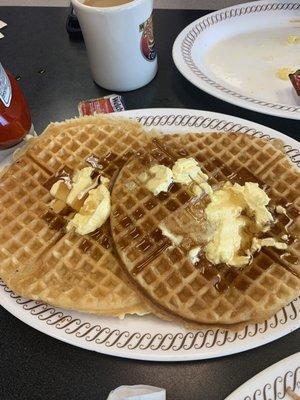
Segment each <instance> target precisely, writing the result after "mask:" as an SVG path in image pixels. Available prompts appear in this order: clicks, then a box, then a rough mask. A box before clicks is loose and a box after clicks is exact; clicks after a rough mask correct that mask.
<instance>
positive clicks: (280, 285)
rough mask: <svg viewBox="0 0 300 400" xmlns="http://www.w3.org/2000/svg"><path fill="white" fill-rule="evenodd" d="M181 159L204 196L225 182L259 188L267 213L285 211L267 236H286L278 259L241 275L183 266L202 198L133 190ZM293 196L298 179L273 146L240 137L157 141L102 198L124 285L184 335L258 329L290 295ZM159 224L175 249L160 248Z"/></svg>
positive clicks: (295, 276) (185, 192) (299, 248)
mask: <svg viewBox="0 0 300 400" xmlns="http://www.w3.org/2000/svg"><path fill="white" fill-rule="evenodd" d="M182 157H194V158H195V159H196V160H198V162H199V163H200V166H201V169H202V171H203V172H204V173H206V174H207V175H208V176H209V177H210V179H209V183H210V184H211V185H212V186H213V187H217V186H218V185H220V183H221V182H224V181H227V180H231V181H232V182H238V183H242V184H244V183H245V182H246V181H252V182H253V181H254V182H255V181H256V182H258V183H260V186H261V187H263V188H264V189H265V190H266V191H267V193H268V194H269V195H270V197H271V199H272V201H273V203H275V204H281V205H284V206H285V207H286V209H287V215H278V216H277V219H278V221H277V223H276V224H275V226H274V227H273V228H272V230H271V231H269V232H268V233H267V235H272V236H274V237H275V238H277V239H279V240H280V238H281V236H282V235H283V234H287V233H288V234H289V235H290V239H289V244H288V251H287V250H285V251H282V250H281V251H280V250H276V249H274V248H262V250H261V251H260V252H258V253H255V255H254V259H253V261H252V262H251V264H250V265H249V266H246V267H245V268H244V269H242V270H241V269H236V268H233V267H228V266H225V265H223V266H214V265H212V264H210V263H209V262H208V261H207V260H206V258H205V256H202V258H201V257H200V261H199V262H198V264H197V265H193V264H192V262H191V261H190V260H189V258H188V257H187V251H188V249H189V248H192V247H193V246H194V245H195V244H196V242H197V237H198V239H199V237H201V232H202V231H203V224H202V223H201V222H202V221H203V209H204V207H205V204H207V201H208V200H207V196H204V197H202V198H201V199H200V200H199V201H198V202H195V199H193V197H192V195H191V192H190V190H189V188H188V187H187V186H184V185H179V184H172V185H171V187H170V188H169V191H168V193H160V194H159V195H158V196H154V195H153V194H152V193H151V192H150V191H148V190H147V189H146V188H145V183H143V182H141V181H142V179H141V176H142V175H141V173H142V172H144V171H148V170H149V168H150V166H151V165H153V164H164V165H166V166H172V165H173V163H174V161H176V160H177V159H178V158H182ZM128 188H130V190H129V189H128ZM299 193H300V174H299V171H298V170H296V168H294V167H293V166H292V164H291V162H290V161H289V160H288V159H287V157H286V156H285V155H284V153H283V152H282V147H281V146H280V148H278V146H277V143H276V142H275V141H274V142H270V141H264V140H262V139H258V138H253V137H250V136H247V135H243V134H219V133H210V134H194V133H191V134H186V135H165V136H164V137H163V138H160V139H159V140H157V139H155V140H154V141H153V143H152V145H151V148H150V149H149V151H148V153H147V154H145V155H143V156H141V157H135V158H133V159H131V160H130V161H129V162H127V163H126V164H125V166H124V167H123V169H122V170H121V172H120V174H119V175H118V178H117V180H116V182H115V185H114V187H113V192H112V204H113V206H112V212H111V228H112V234H113V239H114V243H115V246H116V249H117V251H118V254H119V256H120V257H121V259H122V261H123V267H124V269H125V270H126V272H127V274H128V276H129V278H130V280H131V283H132V285H133V286H134V287H135V288H136V290H138V291H139V292H140V293H141V294H142V295H143V297H144V299H145V300H146V301H147V303H148V304H149V306H150V307H151V309H152V311H153V312H155V313H156V314H157V315H160V316H162V317H164V318H168V319H179V320H181V321H182V320H183V321H184V322H185V323H187V324H190V325H191V324H192V325H193V324H214V325H224V324H225V325H227V324H240V323H245V322H247V321H248V322H250V321H251V322H254V321H255V322H256V321H262V320H264V319H265V318H268V317H270V316H271V315H272V314H274V313H275V312H276V311H277V310H279V309H280V308H281V307H282V306H284V305H286V304H287V303H289V302H290V301H291V300H293V299H294V298H295V297H297V296H298V295H299V294H300V270H299V268H300V266H299V254H300V244H299V240H298V239H297V238H299V231H300V218H299V209H300V203H299ZM161 223H164V224H165V225H166V226H167V227H168V229H169V230H170V231H171V232H173V233H175V234H180V235H182V236H183V241H182V243H181V244H180V245H173V246H170V245H171V242H170V241H169V239H167V238H166V237H165V236H163V235H162V233H161V230H160V229H159V228H158V225H159V224H161ZM197 230H198V231H197ZM195 232H196V233H197V232H199V235H197V234H195Z"/></svg>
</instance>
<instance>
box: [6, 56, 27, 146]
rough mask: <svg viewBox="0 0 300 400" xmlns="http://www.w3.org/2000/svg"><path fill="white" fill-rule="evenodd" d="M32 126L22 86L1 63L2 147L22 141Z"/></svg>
mask: <svg viewBox="0 0 300 400" xmlns="http://www.w3.org/2000/svg"><path fill="white" fill-rule="evenodd" d="M30 128H31V116H30V111H29V108H28V105H27V103H26V101H25V98H24V95H23V93H22V91H21V89H20V86H19V85H18V82H17V81H16V80H15V78H14V77H13V75H12V74H11V73H10V72H8V71H5V70H4V68H3V67H2V65H1V63H0V149H6V148H8V147H11V146H14V145H15V144H17V143H18V142H20V141H21V140H22V139H23V137H24V136H26V135H27V133H28V132H29V131H30Z"/></svg>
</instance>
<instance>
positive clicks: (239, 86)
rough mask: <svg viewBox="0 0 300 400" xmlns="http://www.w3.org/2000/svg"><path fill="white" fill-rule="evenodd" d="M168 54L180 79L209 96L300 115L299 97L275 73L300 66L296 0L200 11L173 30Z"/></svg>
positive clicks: (274, 112)
mask: <svg viewBox="0 0 300 400" xmlns="http://www.w3.org/2000/svg"><path fill="white" fill-rule="evenodd" d="M293 38H294V41H293ZM173 59H174V62H175V64H176V66H177V68H178V69H179V71H180V72H181V73H182V74H183V75H184V76H185V77H186V79H188V80H189V81H190V82H191V83H193V84H194V85H195V86H197V87H198V88H200V89H202V90H204V91H206V92H207V93H209V94H211V95H213V96H215V97H218V98H220V99H222V100H225V101H227V102H229V103H232V104H235V105H238V106H241V107H244V108H248V109H251V110H254V111H258V112H262V113H265V114H271V115H276V116H279V117H285V118H293V119H300V96H297V94H296V91H295V89H294V88H293V86H292V84H291V82H290V80H289V79H288V77H287V79H286V80H282V79H280V78H279V76H278V72H279V70H281V69H282V68H286V69H290V70H291V71H296V70H297V69H300V2H299V1H296V0H289V1H280V2H279V1H269V2H267V1H255V2H252V3H246V4H240V5H237V6H234V7H229V8H225V9H223V10H219V11H216V12H213V13H211V14H208V15H205V16H204V17H202V18H200V19H198V20H196V21H194V22H193V23H191V24H190V25H189V26H187V27H186V28H185V29H184V30H183V31H182V32H181V33H180V34H179V36H178V37H177V39H176V41H175V43H174V46H173Z"/></svg>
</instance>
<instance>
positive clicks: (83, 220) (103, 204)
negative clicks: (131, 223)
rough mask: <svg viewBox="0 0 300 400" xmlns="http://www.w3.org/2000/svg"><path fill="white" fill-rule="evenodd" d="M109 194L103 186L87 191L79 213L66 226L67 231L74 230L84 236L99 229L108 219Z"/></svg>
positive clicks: (109, 207)
mask: <svg viewBox="0 0 300 400" xmlns="http://www.w3.org/2000/svg"><path fill="white" fill-rule="evenodd" d="M110 209H111V204H110V193H109V190H108V189H107V187H106V186H105V184H103V183H102V184H100V185H99V186H98V187H97V188H96V189H92V190H90V191H89V195H88V197H87V199H86V200H85V201H84V203H83V206H82V207H81V208H80V210H79V212H78V213H77V214H75V216H74V217H73V219H72V220H71V221H70V222H69V223H68V225H67V231H69V230H71V229H72V228H75V231H76V232H77V233H79V234H80V235H86V234H88V233H91V232H93V231H95V230H96V229H98V228H100V227H101V226H102V225H103V224H104V223H105V221H106V220H107V218H108V217H109V214H110Z"/></svg>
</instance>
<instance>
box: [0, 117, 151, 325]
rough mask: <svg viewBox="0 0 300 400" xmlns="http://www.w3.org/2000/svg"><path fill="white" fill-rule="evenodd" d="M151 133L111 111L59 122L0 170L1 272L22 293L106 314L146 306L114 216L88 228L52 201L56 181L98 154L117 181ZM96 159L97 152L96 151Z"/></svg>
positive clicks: (107, 173) (139, 310) (105, 172)
mask: <svg viewBox="0 0 300 400" xmlns="http://www.w3.org/2000/svg"><path fill="white" fill-rule="evenodd" d="M146 141H147V136H146V135H145V133H144V131H143V129H142V127H141V126H140V125H139V124H138V123H136V122H134V121H130V120H125V119H121V118H115V117H114V118H112V117H106V116H95V117H82V118H76V119H71V120H68V121H65V122H62V123H52V124H50V125H49V127H48V128H47V129H46V130H45V132H44V133H43V134H42V135H41V136H40V137H39V138H38V139H35V140H33V141H31V142H30V144H29V145H28V147H27V148H26V150H25V151H23V152H22V153H23V154H22V155H20V154H19V157H18V159H17V160H15V162H14V163H13V164H12V165H11V166H10V167H8V168H7V169H6V170H5V171H4V172H3V173H2V174H1V177H0V277H1V278H2V279H3V280H4V281H5V282H6V284H7V285H8V286H9V287H10V288H11V289H12V290H13V291H15V292H16V293H17V294H19V295H22V296H24V297H27V298H30V299H35V300H42V301H45V302H47V303H50V304H52V305H55V306H59V307H63V308H70V309H75V310H78V311H85V312H91V313H96V314H102V315H115V316H120V317H122V316H124V315H125V314H127V313H139V314H143V313H146V312H147V308H146V306H145V305H144V303H143V302H142V301H141V300H140V297H139V295H138V294H136V293H135V292H134V291H133V290H132V289H131V288H130V287H129V285H128V283H127V278H126V275H125V274H124V273H123V271H122V269H121V267H120V264H119V261H118V259H117V258H116V256H115V253H114V249H113V247H112V245H111V235H110V228H109V222H108V221H107V222H106V223H105V224H104V225H103V226H102V227H101V228H100V229H98V230H97V231H96V232H94V233H92V234H88V235H84V236H80V235H78V234H76V233H74V231H73V230H71V231H70V232H66V230H65V227H66V224H67V222H68V219H69V216H68V215H66V214H57V213H56V212H54V211H53V210H51V208H50V203H51V201H52V200H53V198H52V196H51V195H50V192H49V189H50V187H51V184H50V185H49V183H50V182H52V183H53V182H54V181H55V180H56V178H55V176H56V174H57V173H58V172H59V171H60V170H61V169H68V170H69V171H76V170H79V169H81V168H83V167H86V166H88V164H87V162H86V159H87V158H88V157H89V156H91V155H93V156H94V158H95V157H97V160H98V161H97V162H98V163H99V165H100V167H101V168H102V172H103V175H104V176H106V177H108V178H110V180H111V184H112V183H113V180H114V178H115V176H116V174H117V173H118V171H119V169H120V167H121V166H122V165H123V164H124V162H125V161H126V160H127V159H128V158H129V157H130V156H131V155H133V154H134V153H135V152H136V151H137V150H138V149H140V148H141V147H143V146H144V144H145V142H146ZM95 159H96V158H95Z"/></svg>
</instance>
